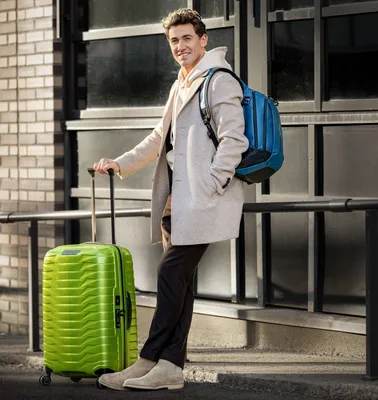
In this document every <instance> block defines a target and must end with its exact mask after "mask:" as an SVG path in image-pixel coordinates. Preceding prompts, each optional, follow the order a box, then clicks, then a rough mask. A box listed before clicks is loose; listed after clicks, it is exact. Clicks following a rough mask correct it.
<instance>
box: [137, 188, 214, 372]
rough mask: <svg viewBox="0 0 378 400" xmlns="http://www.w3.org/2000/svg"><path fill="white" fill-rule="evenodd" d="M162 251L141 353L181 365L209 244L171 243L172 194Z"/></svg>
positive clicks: (164, 220) (164, 222)
mask: <svg viewBox="0 0 378 400" xmlns="http://www.w3.org/2000/svg"><path fill="white" fill-rule="evenodd" d="M161 225H162V235H163V246H164V254H163V258H162V260H161V262H160V264H159V267H158V288H157V305H156V309H155V314H154V317H153V319H152V323H151V328H150V332H149V336H148V339H147V341H146V343H145V344H144V346H143V349H142V351H141V352H140V356H141V357H143V358H146V359H148V360H152V361H158V360H159V359H164V360H167V361H170V362H172V363H173V364H176V365H177V366H179V367H181V368H183V367H184V362H185V354H186V345H187V339H188V334H189V329H190V325H191V322H192V314H193V302H194V293H193V280H194V279H193V278H194V272H195V270H196V267H197V265H198V263H199V261H200V260H201V258H202V256H203V255H204V253H205V251H206V249H207V247H208V246H209V245H208V244H198V245H188V246H172V244H171V196H170V195H169V197H168V199H167V204H166V207H165V211H164V214H163V218H162V224H161Z"/></svg>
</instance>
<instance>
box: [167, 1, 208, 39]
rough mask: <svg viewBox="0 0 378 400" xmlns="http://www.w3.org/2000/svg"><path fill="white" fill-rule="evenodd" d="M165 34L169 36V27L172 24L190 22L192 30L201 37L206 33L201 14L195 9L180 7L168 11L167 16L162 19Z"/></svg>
mask: <svg viewBox="0 0 378 400" xmlns="http://www.w3.org/2000/svg"><path fill="white" fill-rule="evenodd" d="M162 23H163V28H164V31H165V36H167V38H169V29H170V28H171V27H172V26H177V25H185V24H192V25H193V27H194V32H195V33H196V34H197V35H198V36H199V37H202V36H203V35H204V34H205V33H206V25H205V24H204V23H203V22H202V19H201V16H200V15H199V13H198V12H197V11H194V10H192V9H190V8H180V9H178V10H175V11H172V12H170V13H169V14H168V15H167V17H165V18H164V19H163V20H162Z"/></svg>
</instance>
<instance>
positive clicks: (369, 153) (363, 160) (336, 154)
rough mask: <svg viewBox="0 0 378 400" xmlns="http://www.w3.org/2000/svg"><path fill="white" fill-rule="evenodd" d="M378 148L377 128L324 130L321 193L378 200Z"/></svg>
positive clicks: (334, 127) (340, 127) (327, 128)
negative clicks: (375, 198)
mask: <svg viewBox="0 0 378 400" xmlns="http://www.w3.org/2000/svg"><path fill="white" fill-rule="evenodd" d="M374 143H375V144H374ZM377 148H378V135H377V126H376V125H370V126H369V125H359V126H332V127H325V128H324V194H325V195H326V196H348V197H349V196H350V197H356V196H357V197H378V185H375V184H373V182H376V180H377V170H378V158H377Z"/></svg>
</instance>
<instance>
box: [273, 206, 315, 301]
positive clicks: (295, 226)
mask: <svg viewBox="0 0 378 400" xmlns="http://www.w3.org/2000/svg"><path fill="white" fill-rule="evenodd" d="M271 221H272V223H271V225H272V278H271V283H270V285H271V286H270V303H272V304H279V305H285V306H289V307H293V306H294V307H303V308H307V275H308V272H307V269H308V268H307V265H308V217H307V214H306V213H303V214H272V215H271Z"/></svg>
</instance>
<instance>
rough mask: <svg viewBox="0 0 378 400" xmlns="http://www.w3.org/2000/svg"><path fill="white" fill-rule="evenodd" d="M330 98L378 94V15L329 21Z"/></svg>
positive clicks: (358, 97) (345, 17)
mask: <svg viewBox="0 0 378 400" xmlns="http://www.w3.org/2000/svg"><path fill="white" fill-rule="evenodd" d="M326 46H327V65H326V71H327V74H326V77H327V87H326V89H327V92H326V97H327V99H364V98H367V97H370V98H372V97H378V80H377V71H378V14H375V13H374V14H364V15H349V16H342V17H333V18H328V19H327V20H326Z"/></svg>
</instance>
